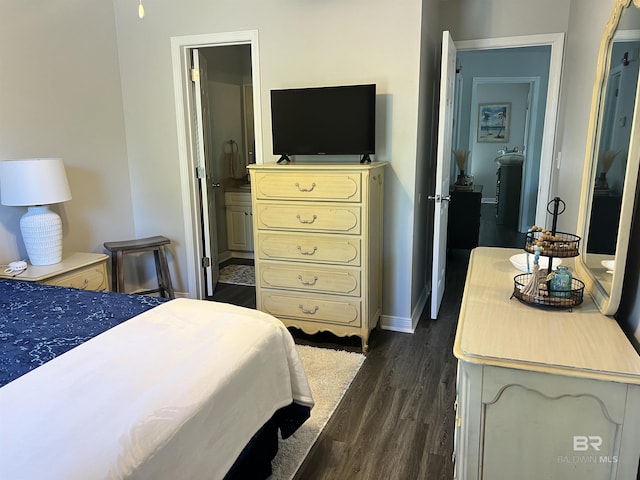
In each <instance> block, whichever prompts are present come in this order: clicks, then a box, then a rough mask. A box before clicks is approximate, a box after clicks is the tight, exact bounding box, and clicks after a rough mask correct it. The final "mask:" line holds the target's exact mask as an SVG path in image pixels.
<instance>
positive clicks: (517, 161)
mask: <svg viewBox="0 0 640 480" xmlns="http://www.w3.org/2000/svg"><path fill="white" fill-rule="evenodd" d="M494 162H496V163H497V164H498V165H500V166H505V165H522V162H524V155H522V154H520V153H505V154H504V155H498V156H497V157H496V158H495V160H494Z"/></svg>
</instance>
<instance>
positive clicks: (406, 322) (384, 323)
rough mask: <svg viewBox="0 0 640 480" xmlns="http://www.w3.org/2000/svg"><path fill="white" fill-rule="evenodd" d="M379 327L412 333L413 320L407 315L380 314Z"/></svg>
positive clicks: (413, 329)
mask: <svg viewBox="0 0 640 480" xmlns="http://www.w3.org/2000/svg"><path fill="white" fill-rule="evenodd" d="M380 328H381V329H382V330H391V331H392V332H401V333H413V332H414V331H415V328H414V327H413V322H412V321H411V319H410V318H407V317H394V316H392V315H380Z"/></svg>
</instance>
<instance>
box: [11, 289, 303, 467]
mask: <svg viewBox="0 0 640 480" xmlns="http://www.w3.org/2000/svg"><path fill="white" fill-rule="evenodd" d="M0 347H1V349H0V385H3V386H1V387H0V478H11V479H18V478H20V479H32V478H33V479H36V478H37V479H40V478H43V476H44V477H45V478H52V479H58V478H59V479H65V480H71V479H83V480H84V479H98V478H141V479H145V478H149V479H164V478H166V479H175V478H180V479H187V478H193V479H202V478H207V479H216V478H259V477H266V476H267V475H268V474H269V468H270V465H269V462H270V459H271V457H272V456H273V455H275V450H276V449H277V436H276V435H277V432H278V431H280V434H281V436H282V437H283V438H286V437H287V436H289V435H291V434H292V433H293V432H294V431H295V430H296V429H297V428H298V427H299V426H300V425H301V424H302V423H303V422H304V420H305V419H306V418H308V416H309V412H310V409H311V408H312V407H313V398H312V395H311V391H310V389H309V386H308V383H307V380H306V377H305V374H304V369H303V367H302V364H301V363H300V359H299V357H298V354H297V350H296V348H295V344H294V342H293V339H292V338H291V336H290V334H289V332H288V331H287V330H286V328H285V327H284V326H283V325H282V323H281V322H280V321H278V320H277V319H275V318H274V317H271V316H270V315H267V314H264V313H262V312H259V311H255V310H249V309H245V308H242V307H236V306H233V305H228V304H222V303H216V302H207V301H199V300H191V299H176V300H171V301H164V300H163V299H156V298H153V297H148V296H140V295H125V294H118V293H108V292H86V291H82V290H75V289H70V288H63V287H54V286H46V285H39V284H34V283H30V282H20V281H15V280H0ZM274 443H275V446H274ZM257 457H262V458H260V461H261V462H262V463H265V458H266V464H265V465H262V464H259V462H258V461H257V460H256V458H257ZM247 469H249V470H247Z"/></svg>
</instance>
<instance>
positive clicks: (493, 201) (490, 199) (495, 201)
mask: <svg viewBox="0 0 640 480" xmlns="http://www.w3.org/2000/svg"><path fill="white" fill-rule="evenodd" d="M480 203H490V204H492V205H497V204H498V199H497V198H493V197H486V198H483V199H482V200H481V202H480Z"/></svg>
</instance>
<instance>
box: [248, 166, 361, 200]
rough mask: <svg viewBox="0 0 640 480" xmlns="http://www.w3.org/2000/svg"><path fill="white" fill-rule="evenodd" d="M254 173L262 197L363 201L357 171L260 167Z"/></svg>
mask: <svg viewBox="0 0 640 480" xmlns="http://www.w3.org/2000/svg"><path fill="white" fill-rule="evenodd" d="M284 168H286V167H284ZM252 175H255V187H254V188H255V190H256V198H258V199H260V200H269V199H278V200H320V201H322V200H328V201H339V202H360V199H361V186H360V185H361V174H360V173H357V172H344V173H343V172H337V173H318V172H313V174H312V175H310V174H308V173H304V172H296V171H293V172H285V171H278V172H260V171H258V172H255V173H252Z"/></svg>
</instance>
